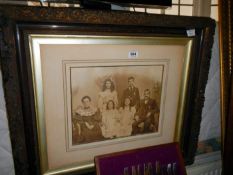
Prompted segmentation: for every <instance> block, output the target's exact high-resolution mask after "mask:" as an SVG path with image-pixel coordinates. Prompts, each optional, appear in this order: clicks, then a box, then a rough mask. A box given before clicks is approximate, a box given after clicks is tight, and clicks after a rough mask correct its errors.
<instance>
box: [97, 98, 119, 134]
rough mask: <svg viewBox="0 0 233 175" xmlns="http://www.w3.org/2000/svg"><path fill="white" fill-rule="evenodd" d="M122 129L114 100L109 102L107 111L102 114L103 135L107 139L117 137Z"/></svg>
mask: <svg viewBox="0 0 233 175" xmlns="http://www.w3.org/2000/svg"><path fill="white" fill-rule="evenodd" d="M119 129H120V121H119V113H118V111H117V110H116V109H115V103H114V101H113V100H109V101H108V102H107V106H106V110H103V112H102V127H101V130H102V135H103V136H104V137H105V138H114V137H117V133H118V132H119Z"/></svg>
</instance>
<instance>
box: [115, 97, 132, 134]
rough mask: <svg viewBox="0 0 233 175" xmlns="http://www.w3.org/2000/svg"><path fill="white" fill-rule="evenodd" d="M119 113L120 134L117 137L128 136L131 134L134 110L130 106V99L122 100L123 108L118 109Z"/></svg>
mask: <svg viewBox="0 0 233 175" xmlns="http://www.w3.org/2000/svg"><path fill="white" fill-rule="evenodd" d="M119 112H120V116H121V122H120V124H121V126H120V128H119V131H120V132H119V135H118V136H120V137H125V136H130V135H131V133H132V124H133V119H134V114H135V112H136V109H135V107H132V106H131V105H130V99H129V98H128V97H126V98H125V99H124V104H123V107H121V108H120V111H119Z"/></svg>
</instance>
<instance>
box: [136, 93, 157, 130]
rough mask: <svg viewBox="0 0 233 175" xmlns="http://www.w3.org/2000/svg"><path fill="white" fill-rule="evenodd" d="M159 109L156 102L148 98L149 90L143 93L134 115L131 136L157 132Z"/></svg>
mask: <svg viewBox="0 0 233 175" xmlns="http://www.w3.org/2000/svg"><path fill="white" fill-rule="evenodd" d="M158 117H159V108H158V105H157V103H156V101H155V100H154V99H152V98H150V90H149V89H146V90H145V91H144V98H143V99H142V100H141V102H140V107H139V109H138V111H137V112H136V114H135V117H134V123H133V132H132V134H139V133H148V132H155V131H157V130H158V121H159V120H158Z"/></svg>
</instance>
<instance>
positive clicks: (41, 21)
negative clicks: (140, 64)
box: [0, 6, 215, 175]
mask: <svg viewBox="0 0 233 175" xmlns="http://www.w3.org/2000/svg"><path fill="white" fill-rule="evenodd" d="M53 25H56V26H57V27H56V28H53V27H52V26H53ZM188 29H195V33H196V35H195V36H193V38H194V44H193V48H192V56H191V57H192V59H191V67H190V76H189V82H188V92H187V99H186V101H187V103H186V105H185V117H184V121H183V127H182V135H181V140H180V147H181V150H182V153H183V156H184V158H185V163H186V164H192V163H193V161H194V156H195V151H196V147H197V141H198V135H199V130H200V121H201V113H202V107H203V104H204V92H205V86H206V83H207V77H208V70H209V64H210V57H211V48H212V44H213V34H214V29H215V22H214V21H213V20H211V19H210V18H204V17H203V18H200V17H181V16H180V17H177V16H165V15H152V14H145V13H134V12H120V11H115V12H113V11H108V12H107V11H92V10H84V9H77V8H46V7H23V6H21V7H20V6H0V44H1V45H0V46H1V50H0V51H1V66H2V73H3V84H4V92H5V99H6V107H7V115H8V120H9V129H10V135H11V142H12V150H13V157H14V164H15V170H16V174H19V175H29V174H35V175H37V174H40V161H39V153H38V141H37V130H36V119H35V106H34V96H33V84H32V75H31V66H30V59H29V57H30V56H29V52H28V43H27V37H25V36H27V34H30V33H44V34H67V33H69V34H85V35H88V34H91V35H93V34H94V35H101V34H102V35H132V36H133V35H136V36H169V37H177V36H180V37H187V33H186V32H187V30H188ZM25 41H26V42H25Z"/></svg>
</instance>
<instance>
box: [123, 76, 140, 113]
mask: <svg viewBox="0 0 233 175" xmlns="http://www.w3.org/2000/svg"><path fill="white" fill-rule="evenodd" d="M134 80H135V78H134V77H129V78H128V88H127V89H125V90H124V92H123V97H122V103H121V104H122V105H123V104H124V100H125V98H129V99H130V106H131V107H135V109H136V110H138V108H139V104H140V96H139V90H138V88H137V87H135V83H134Z"/></svg>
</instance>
